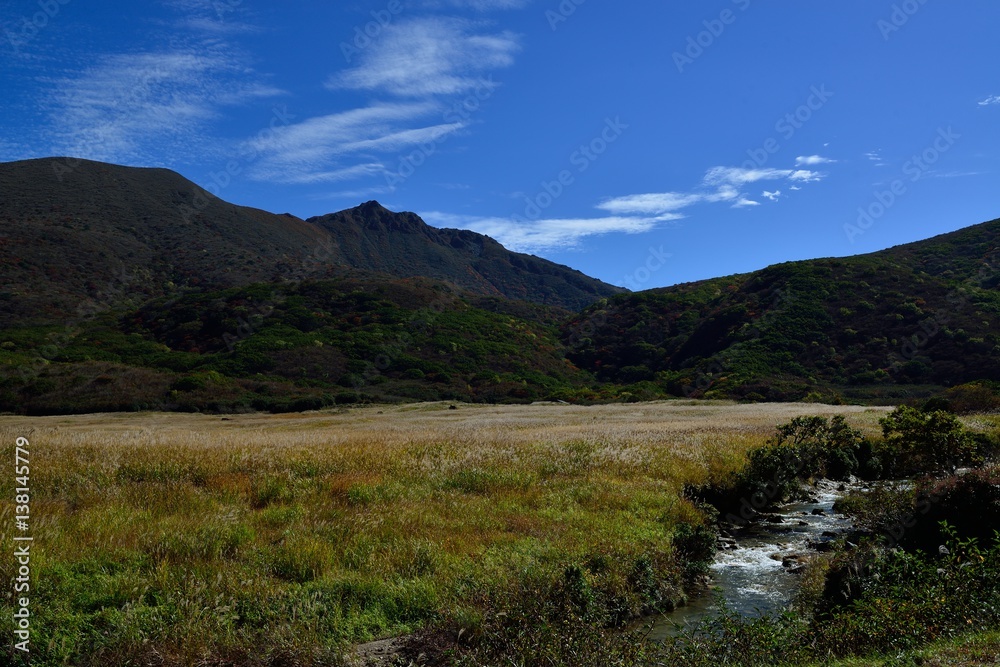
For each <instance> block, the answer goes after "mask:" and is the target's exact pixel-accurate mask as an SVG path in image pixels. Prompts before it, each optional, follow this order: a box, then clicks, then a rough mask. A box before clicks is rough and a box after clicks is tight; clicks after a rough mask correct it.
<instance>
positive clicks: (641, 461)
mask: <svg viewBox="0 0 1000 667" xmlns="http://www.w3.org/2000/svg"><path fill="white" fill-rule="evenodd" d="M834 414H843V415H846V416H847V417H848V420H849V421H850V422H851V423H852V425H854V426H856V427H859V428H862V429H863V430H865V431H867V432H871V433H874V432H875V431H877V420H878V418H879V417H880V416H881V415H882V414H884V411H883V410H880V409H864V408H857V407H832V406H820V405H803V404H788V405H735V404H723V403H704V402H700V403H686V402H658V403H646V404H630V405H606V406H593V407H579V406H569V405H549V404H546V405H531V406H502V407H497V406H471V405H461V406H459V408H458V409H457V410H451V409H449V405H448V404H446V403H435V404H419V405H407V406H389V407H374V406H373V407H364V408H358V409H351V410H344V411H340V412H322V413H307V414H293V415H240V416H232V417H229V418H226V419H223V418H220V417H218V416H207V415H182V414H108V415H85V416H70V417H41V418H24V417H0V434H2V441H3V443H4V455H5V456H7V455H8V454H10V455H11V457H8V458H12V449H13V442H14V439H15V438H16V437H18V436H25V437H28V438H29V439H30V441H31V451H32V459H31V467H32V479H31V487H32V512H33V515H34V517H33V530H34V535H35V539H36V541H37V542H36V544H37V545H38V557H37V559H36V561H34V566H35V567H36V568H37V569H36V572H37V573H38V574H37V576H38V587H39V588H38V595H39V597H40V607H39V609H40V610H41V611H40V612H39V617H38V618H37V619H36V623H37V625H36V627H37V628H38V632H39V633H40V634H39V637H40V638H41V639H40V641H42V642H44V643H45V644H47V645H48V648H47V649H45V650H46V651H48V653H45V654H43V656H39V657H38V658H37V662H36V664H62V661H69V662H71V663H81V662H82V661H83V657H84V656H86V657H87V659H88V660H90V659H94V660H98V659H99V658H100V656H102V655H103V656H105V658H104V659H105V661H107V660H108V659H112V661H113V659H116V658H119V657H121V656H125V655H147V654H150V652H151V651H155V652H156V653H159V654H162V655H164V656H167V658H168V663H169V662H170V661H171V660H172V661H174V662H176V663H177V664H184V663H185V661H190V660H195V659H203V658H205V656H224V655H246V654H247V653H246V652H247V651H248V650H249V648H248V647H256V649H258V650H261V646H262V645H263V646H264V649H263V650H264V652H268V651H269V652H271V654H277V653H280V652H281V651H290V652H292V653H294V654H296V655H298V654H299V653H301V652H303V651H305V652H311V653H315V651H317V650H329V651H336V650H338V649H339V648H341V647H342V646H343V644H344V643H345V642H350V641H359V640H365V639H370V638H372V637H374V636H379V635H384V634H392V633H399V632H405V631H408V630H411V629H413V628H415V627H419V626H420V625H422V624H424V623H426V622H428V621H431V620H433V619H434V618H437V617H438V616H439V614H440V613H442V612H445V611H447V613H449V614H454V613H461V612H462V610H463V609H465V608H467V607H468V608H471V607H473V606H474V601H475V600H476V599H478V596H481V595H482V594H484V592H488V591H491V590H499V589H502V588H504V587H505V586H508V585H511V584H512V583H513V582H515V581H516V580H518V579H520V578H521V577H523V575H524V573H525V572H527V571H531V570H537V569H542V570H544V569H545V568H549V569H553V570H554V571H559V570H560V568H562V567H565V566H566V565H567V564H572V563H578V562H585V561H587V560H588V559H593V558H596V557H600V558H603V559H606V560H607V561H608V562H609V563H610V565H609V567H608V575H607V576H608V577H609V578H612V579H614V578H617V579H620V580H622V581H624V580H625V578H626V577H627V575H628V572H629V570H630V568H631V567H632V566H633V563H634V562H635V559H637V558H640V557H644V558H647V559H649V560H651V561H653V562H657V563H663V562H670V559H671V558H672V552H671V546H670V543H671V534H672V529H673V527H674V526H675V525H676V524H678V523H680V522H694V523H697V522H698V521H700V520H701V519H700V515H699V513H698V511H697V509H696V508H695V507H693V506H692V505H691V504H690V503H689V502H688V501H687V500H685V499H684V498H682V496H681V490H682V489H683V487H684V486H685V485H686V484H692V483H694V484H697V483H702V482H705V481H707V480H709V479H713V478H719V477H721V476H722V475H725V474H728V473H729V472H731V471H732V470H734V469H736V468H738V467H739V466H740V465H741V464H742V461H743V460H744V455H745V453H746V451H747V450H748V449H750V448H754V447H757V446H760V445H762V444H763V443H764V442H765V441H766V440H767V439H768V438H769V437H771V435H772V434H773V432H774V429H775V426H776V425H778V424H781V423H785V422H787V421H789V420H790V419H792V418H794V417H796V416H802V415H824V416H829V415H834ZM3 484H4V485H6V486H5V490H4V493H5V495H8V496H9V494H7V486H11V485H12V480H9V479H5V480H3ZM10 518H11V508H10V507H9V506H7V505H5V507H4V511H3V517H0V532H2V533H3V537H4V539H9V538H10V532H11V525H10V524H11V521H10ZM11 567H12V566H11V564H10V560H9V559H5V560H4V562H3V563H0V576H3V577H6V576H8V575H9V574H12V570H11V571H8V570H10V568H11ZM617 579H616V580H617ZM5 604H9V603H5ZM3 613H4V614H5V615H6V616H7V617H8V618H9V614H7V608H6V607H5V609H4V612H3ZM470 613H471V612H470ZM94 656H96V657H94ZM109 656H110V658H109Z"/></svg>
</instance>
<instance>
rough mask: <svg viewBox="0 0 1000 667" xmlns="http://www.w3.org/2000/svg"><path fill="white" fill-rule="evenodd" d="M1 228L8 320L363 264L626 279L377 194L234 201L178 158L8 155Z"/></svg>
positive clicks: (594, 293) (0, 184)
mask: <svg viewBox="0 0 1000 667" xmlns="http://www.w3.org/2000/svg"><path fill="white" fill-rule="evenodd" d="M68 165H69V166H68ZM0 235H2V237H0V249H2V252H3V253H4V254H5V255H7V256H8V257H9V258H10V261H7V262H4V263H3V265H2V266H0V301H3V302H4V304H5V306H6V308H5V309H4V311H2V312H0V326H2V325H4V324H10V323H11V322H14V321H20V322H23V321H26V320H28V321H34V322H42V321H46V320H50V321H51V320H58V319H60V318H63V319H65V318H68V317H73V316H74V314H75V313H76V312H77V310H78V307H79V304H80V303H84V302H86V303H90V304H92V307H94V308H103V307H109V306H114V305H121V304H122V303H135V302H138V301H141V300H143V299H149V298H155V297H160V296H164V295H167V294H170V293H172V292H175V291H185V290H189V289H226V288H230V287H238V286H241V285H249V284H253V283H257V282H271V281H281V280H300V279H325V278H330V277H334V276H338V275H349V274H356V273H357V272H359V271H361V272H370V273H373V274H375V273H382V274H385V275H388V276H393V277H398V278H406V277H415V276H420V275H428V276H431V277H434V278H437V279H440V280H445V281H448V282H452V283H454V284H456V285H459V286H460V287H463V288H464V289H467V290H470V291H473V292H477V293H480V294H483V295H488V296H498V295H502V296H504V297H507V298H517V299H525V300H529V301H535V302H538V303H545V304H549V305H553V306H557V307H561V308H569V309H572V310H577V309H579V308H581V307H583V306H584V305H587V304H588V303H592V302H593V301H596V300H597V299H599V298H602V297H603V296H608V295H611V294H615V293H618V292H621V291H623V290H622V288H618V287H615V286H612V285H607V284H605V283H602V282H601V281H598V280H596V279H594V278H589V277H587V276H585V275H583V274H582V273H580V272H578V271H575V270H573V269H571V268H569V267H565V266H562V265H558V264H555V263H553V262H549V261H548V260H545V259H542V258H537V257H532V256H530V255H521V254H519V253H513V252H511V251H508V250H506V249H505V248H503V247H502V246H501V245H499V244H498V243H496V242H495V241H493V240H492V239H488V238H487V237H484V236H482V235H480V234H476V233H475V232H471V231H462V230H438V229H436V228H433V227H430V226H429V225H427V224H426V223H424V222H423V220H421V219H420V218H419V217H418V216H417V215H416V214H413V213H393V212H391V211H388V210H387V209H385V208H383V207H382V206H381V205H379V204H377V202H367V203H365V204H362V205H361V206H358V207H355V208H352V209H347V210H345V211H340V212H337V213H332V214H328V215H326V216H319V217H315V218H311V219H310V220H303V219H301V218H298V217H296V216H293V215H290V214H287V213H286V214H273V213H269V212H267V211H263V210H260V209H255V208H250V207H244V206H238V205H235V204H230V203H228V202H226V201H224V200H222V199H220V198H218V197H216V196H215V195H213V194H211V193H210V192H208V191H206V190H204V189H203V188H200V187H199V186H197V185H196V184H194V183H193V182H191V181H189V180H187V179H185V178H184V177H183V176H181V175H180V174H177V173H176V172H173V171H171V170H168V169H162V168H139V167H123V166H118V165H110V164H106V163H100V162H92V161H86V160H75V159H74V160H67V159H65V158H42V159H36V160H25V161H19V162H9V163H2V164H0ZM386 258H389V259H386ZM539 275H541V276H544V280H542V281H541V284H539V280H538V276H539Z"/></svg>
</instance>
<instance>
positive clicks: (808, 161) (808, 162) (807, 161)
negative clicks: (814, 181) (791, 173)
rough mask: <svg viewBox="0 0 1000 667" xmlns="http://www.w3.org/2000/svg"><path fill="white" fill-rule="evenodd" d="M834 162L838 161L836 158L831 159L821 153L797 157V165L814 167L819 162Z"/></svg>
mask: <svg viewBox="0 0 1000 667" xmlns="http://www.w3.org/2000/svg"><path fill="white" fill-rule="evenodd" d="M832 162H836V160H831V159H830V158H825V157H822V156H820V155H800V156H799V157H797V158H795V166H796V167H814V166H816V165H818V164H830V163H832Z"/></svg>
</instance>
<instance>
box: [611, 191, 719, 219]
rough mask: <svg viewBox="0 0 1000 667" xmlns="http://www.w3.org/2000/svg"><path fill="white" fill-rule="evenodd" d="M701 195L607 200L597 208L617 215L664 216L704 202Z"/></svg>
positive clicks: (660, 195)
mask: <svg viewBox="0 0 1000 667" xmlns="http://www.w3.org/2000/svg"><path fill="white" fill-rule="evenodd" d="M704 200H705V196H704V195H701V194H692V193H683V192H661V193H650V194H644V195H628V196H626V197H616V198H614V199H607V200H605V201H603V202H601V203H600V204H598V205H597V208H599V209H601V210H603V211H607V212H608V213H612V214H616V215H653V216H657V215H664V214H667V213H673V212H674V211H677V210H679V209H682V208H687V207H688V206H691V205H693V204H697V203H698V202H701V201H704Z"/></svg>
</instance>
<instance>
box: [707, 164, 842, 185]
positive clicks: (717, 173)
mask: <svg viewBox="0 0 1000 667" xmlns="http://www.w3.org/2000/svg"><path fill="white" fill-rule="evenodd" d="M824 177H825V174H821V173H820V172H817V171H809V170H807V169H747V168H745V167H712V168H711V169H709V170H708V173H706V174H705V183H707V184H709V185H725V184H728V185H732V186H734V187H742V186H744V185H747V184H749V183H757V182H758V181H777V180H783V179H788V180H791V181H801V182H803V183H811V182H813V181H820V180H822V179H823V178H824Z"/></svg>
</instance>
